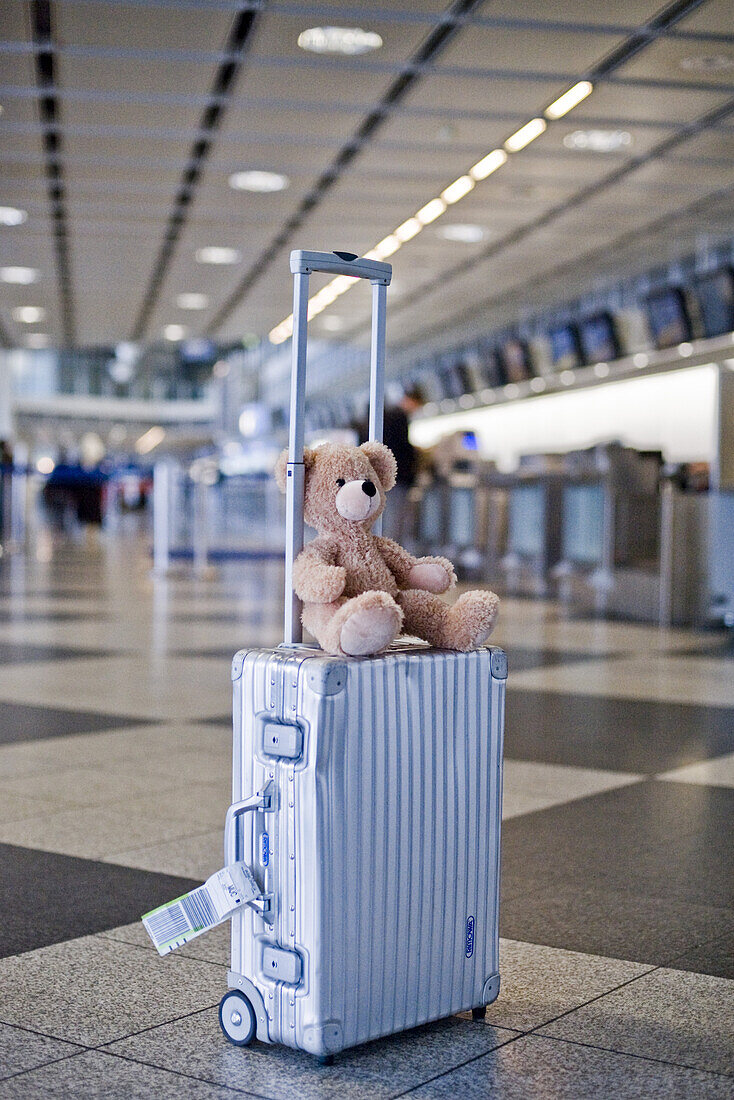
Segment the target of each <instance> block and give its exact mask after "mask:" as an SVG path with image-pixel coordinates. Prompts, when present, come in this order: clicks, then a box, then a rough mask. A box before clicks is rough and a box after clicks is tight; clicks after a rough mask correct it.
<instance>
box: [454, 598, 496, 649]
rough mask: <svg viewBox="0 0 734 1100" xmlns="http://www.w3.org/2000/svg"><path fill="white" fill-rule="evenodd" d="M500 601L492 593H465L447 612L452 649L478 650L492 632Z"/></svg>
mask: <svg viewBox="0 0 734 1100" xmlns="http://www.w3.org/2000/svg"><path fill="white" fill-rule="evenodd" d="M499 606H500V601H499V598H498V597H497V596H496V595H495V594H494V592H489V591H483V590H481V589H477V590H476V591H475V592H465V593H464V595H463V596H459V598H458V600H457V601H456V603H455V604H453V606H452V607H451V608H450V610H449V622H448V624H447V628H448V634H449V639H448V641H449V645H450V646H451V648H452V649H460V650H464V651H467V650H470V649H478V648H479V646H480V645H484V643H485V642H486V640H487V638H488V637H489V636H490V634H491V633H492V631H493V630H494V627H495V623H496V622H497V616H498V614H499Z"/></svg>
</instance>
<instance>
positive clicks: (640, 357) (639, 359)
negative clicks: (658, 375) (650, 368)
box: [632, 351, 650, 370]
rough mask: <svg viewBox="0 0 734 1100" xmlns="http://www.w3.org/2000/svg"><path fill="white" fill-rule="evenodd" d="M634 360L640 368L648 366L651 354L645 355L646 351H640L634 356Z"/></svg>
mask: <svg viewBox="0 0 734 1100" xmlns="http://www.w3.org/2000/svg"><path fill="white" fill-rule="evenodd" d="M632 362H633V363H634V364H635V366H636V367H637V369H638V370H641V369H642V368H643V367H646V366H647V364H648V363H649V362H650V356H649V355H645V353H644V351H638V352H637V354H636V355H633V356H632Z"/></svg>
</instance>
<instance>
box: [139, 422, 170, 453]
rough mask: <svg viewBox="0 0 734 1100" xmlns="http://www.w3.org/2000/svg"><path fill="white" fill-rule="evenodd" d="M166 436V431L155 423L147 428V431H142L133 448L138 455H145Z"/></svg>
mask: <svg viewBox="0 0 734 1100" xmlns="http://www.w3.org/2000/svg"><path fill="white" fill-rule="evenodd" d="M165 437H166V433H165V431H164V430H163V428H161V426H160V425H159V424H155V425H154V426H153V427H152V428H148V430H147V432H143V434H142V435H141V437H140V439H139V440H138V441H137V443H136V444H135V450H136V451H137V452H138V454H139V455H147V454H148V453H149V452H150V451H152V450H154V448H156V447H157V446H158V444H159V443H162V442H163V440H164V439H165Z"/></svg>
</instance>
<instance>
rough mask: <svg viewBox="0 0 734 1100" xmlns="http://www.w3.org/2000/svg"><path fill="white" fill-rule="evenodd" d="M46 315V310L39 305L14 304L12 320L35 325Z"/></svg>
mask: <svg viewBox="0 0 734 1100" xmlns="http://www.w3.org/2000/svg"><path fill="white" fill-rule="evenodd" d="M45 316H46V310H45V309H41V307H40V306H16V308H15V309H14V310H13V320H14V321H19V322H20V323H21V324H22V325H35V323H36V322H37V321H42V320H43V318H44V317H45Z"/></svg>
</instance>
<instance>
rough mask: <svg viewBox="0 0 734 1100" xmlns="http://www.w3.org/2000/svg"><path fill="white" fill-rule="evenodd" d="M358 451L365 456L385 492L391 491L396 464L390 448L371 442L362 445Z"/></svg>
mask: <svg viewBox="0 0 734 1100" xmlns="http://www.w3.org/2000/svg"><path fill="white" fill-rule="evenodd" d="M359 449H360V451H362V453H363V454H366V455H367V458H368V459H369V460H370V466H371V467H372V469H373V470H374V471H375V473H376V474H377V476H378V477H379V479H380V485H381V486H382V488H383V489H384V490H385V492H387V490H388V489H392V487H393V485H394V484H395V481H396V480H397V476H398V464H397V462H396V461H395V455H394V454H393V453H392V451H391V450H390V448H389V447H386V446H385V444H384V443H377V442H375V440H371V441H370V442H369V443H363V444H362V446H361V447H360V448H359Z"/></svg>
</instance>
